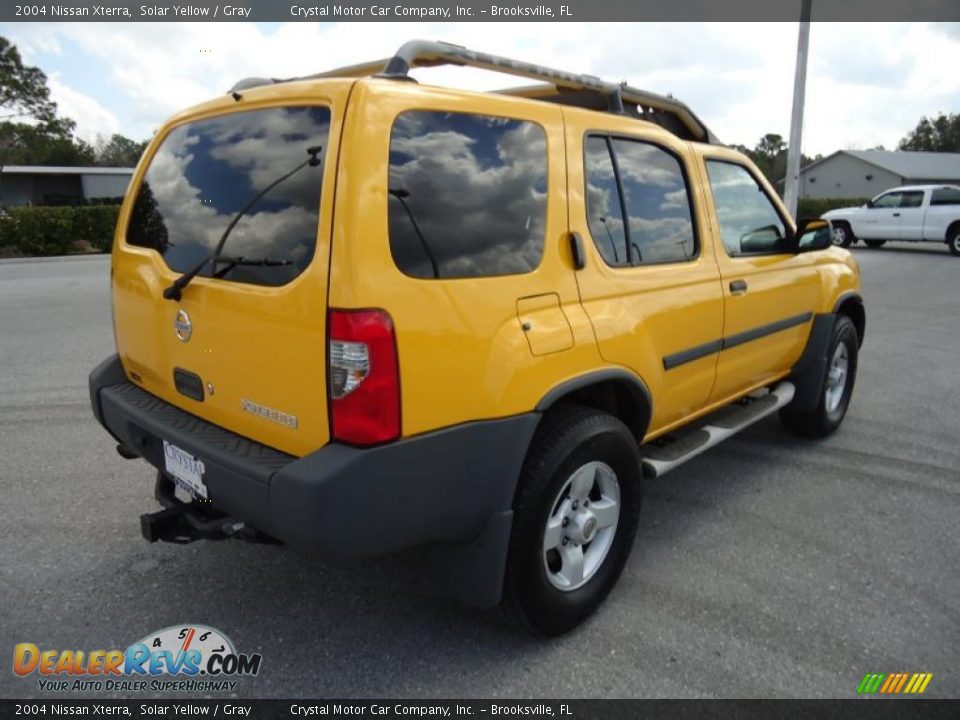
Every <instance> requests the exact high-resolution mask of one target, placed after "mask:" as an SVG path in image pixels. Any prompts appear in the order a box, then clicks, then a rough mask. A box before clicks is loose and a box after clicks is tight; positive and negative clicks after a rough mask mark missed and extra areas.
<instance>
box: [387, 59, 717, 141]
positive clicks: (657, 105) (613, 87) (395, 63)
mask: <svg viewBox="0 0 960 720" xmlns="http://www.w3.org/2000/svg"><path fill="white" fill-rule="evenodd" d="M444 64H448V65H467V66H470V67H476V68H481V69H484V70H492V71H494V72H501V73H505V74H508V75H516V76H519V77H526V78H530V79H533V80H543V81H546V82H549V83H552V84H553V85H556V86H557V87H562V88H568V89H571V90H591V91H594V92H598V93H601V94H602V95H604V96H605V97H606V98H607V103H608V106H609V109H610V110H611V112H623V103H624V102H630V103H633V104H636V105H639V106H642V107H645V108H650V109H652V110H658V111H660V112H665V113H669V114H672V115H674V116H675V117H676V118H677V119H678V120H679V121H680V122H681V123H682V124H683V126H684V127H685V128H686V129H687V130H688V131H689V132H690V134H691V135H692V136H693V138H695V139H697V140H701V141H709V140H711V139H712V135H711V133H710V131H709V130H708V129H707V127H706V125H704V123H703V122H702V121H701V120H700V119H699V118H698V117H697V116H696V115H694V113H693V111H692V110H690V108H689V107H687V106H686V105H685V104H684V103H682V102H680V101H679V100H676V99H674V98H671V97H665V96H663V95H657V94H656V93H651V92H647V91H646V90H638V89H637V88H633V87H630V86H629V85H626V84H625V83H622V84H617V83H612V82H607V81H605V80H601V79H600V78H598V77H596V76H594V75H586V74H581V73H571V72H567V71H565V70H557V69H555V68H551V67H546V66H544V65H537V64H534V63H528V62H524V61H521V60H513V59H511V58H506V57H502V56H499V55H491V54H489V53H483V52H477V51H476V50H469V49H467V48H465V47H463V46H462V45H453V44H451V43H445V42H436V41H431V40H410V41H409V42H406V43H404V44H403V45H402V46H401V47H400V49H399V50H397V52H396V54H395V55H394V56H393V57H392V58H390V59H389V60H388V61H387V63H386V65H385V66H384V69H383V72H381V73H379V74H378V77H384V78H394V79H405V78H406V77H407V74H408V73H409V71H410V70H411V69H412V68H415V67H422V66H432V65H444Z"/></svg>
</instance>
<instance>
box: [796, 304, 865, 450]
mask: <svg viewBox="0 0 960 720" xmlns="http://www.w3.org/2000/svg"><path fill="white" fill-rule="evenodd" d="M858 349H859V339H858V338H857V329H856V328H855V327H854V325H853V322H852V321H851V320H850V318H848V317H847V316H846V315H838V316H837V321H836V323H835V324H834V326H833V335H832V336H831V338H830V346H829V350H828V352H827V370H826V375H825V376H824V380H823V390H822V391H821V393H820V402H819V403H818V404H817V407H816V408H815V409H814V410H813V411H812V412H798V411H796V410H791V409H790V408H789V406H788V407H786V408H784V409H783V410H781V411H780V421H781V422H782V423H783V425H784V426H785V427H786V428H787V429H788V430H791V431H793V432H796V433H799V434H801V435H807V436H809V437H826V436H827V435H829V434H830V433H832V432H833V431H834V430H836V429H837V428H838V427H840V423H842V422H843V418H844V416H845V415H846V414H847V407H849V405H850V396H851V395H852V394H853V384H854V382H855V381H856V377H857V350H858Z"/></svg>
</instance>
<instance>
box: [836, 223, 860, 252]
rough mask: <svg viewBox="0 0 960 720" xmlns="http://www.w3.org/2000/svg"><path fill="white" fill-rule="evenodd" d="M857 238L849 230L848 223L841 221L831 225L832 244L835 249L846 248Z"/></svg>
mask: <svg viewBox="0 0 960 720" xmlns="http://www.w3.org/2000/svg"><path fill="white" fill-rule="evenodd" d="M856 239H857V238H856V237H855V236H854V234H853V230H852V229H851V228H850V223H848V222H845V221H843V220H840V221H837V222H835V223H833V244H834V245H836V246H837V247H842V248H848V247H850V246H851V245H853V241H854V240H856Z"/></svg>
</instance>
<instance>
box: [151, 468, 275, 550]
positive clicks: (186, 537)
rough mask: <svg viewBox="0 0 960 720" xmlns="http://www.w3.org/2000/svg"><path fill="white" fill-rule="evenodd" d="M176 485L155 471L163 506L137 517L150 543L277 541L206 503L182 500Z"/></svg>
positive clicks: (159, 497) (158, 499) (157, 491)
mask: <svg viewBox="0 0 960 720" xmlns="http://www.w3.org/2000/svg"><path fill="white" fill-rule="evenodd" d="M175 487H176V486H175V485H174V483H173V481H172V480H171V479H170V478H169V477H167V476H166V475H165V474H164V473H163V472H158V473H157V484H156V489H155V492H154V494H155V495H156V498H157V501H158V502H159V503H160V504H161V505H163V509H162V510H158V511H157V512H153V513H144V514H143V515H141V516H140V532H141V533H142V534H143V537H144V538H146V539H147V540H149V541H150V542H156V541H157V540H162V541H163V542H172V543H179V544H186V543H191V542H193V541H194V540H224V539H226V538H230V537H237V538H242V539H244V540H251V541H254V542H276V541H274V540H273V539H272V538H269V537H268V536H266V535H263V534H262V533H260V532H258V531H257V530H254V529H253V528H250V527H248V526H247V525H246V524H245V523H244V522H243V521H241V520H237V519H236V518H233V517H230V516H229V515H227V514H226V513H224V512H222V511H220V510H218V509H216V508H215V507H213V506H211V505H209V504H208V503H198V502H183V501H182V500H180V499H179V498H178V497H176V495H175V494H174V489H175Z"/></svg>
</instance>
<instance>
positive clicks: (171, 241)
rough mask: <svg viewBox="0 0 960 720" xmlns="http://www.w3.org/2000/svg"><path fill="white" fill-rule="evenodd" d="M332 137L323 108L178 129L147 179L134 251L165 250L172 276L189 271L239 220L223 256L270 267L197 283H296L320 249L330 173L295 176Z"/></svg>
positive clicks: (132, 235) (240, 268)
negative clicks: (312, 150)
mask: <svg viewBox="0 0 960 720" xmlns="http://www.w3.org/2000/svg"><path fill="white" fill-rule="evenodd" d="M329 129H330V110H329V109H327V108H322V107H285V108H267V109H264V110H251V111H247V112H240V113H232V114H230V115H223V116H220V117H216V118H210V119H207V120H199V121H197V122H193V123H188V124H186V125H181V126H179V127H177V128H175V129H174V130H172V131H171V132H170V134H169V135H167V137H166V139H164V141H163V144H162V145H161V146H160V148H159V149H158V150H157V153H156V154H155V155H154V157H153V160H152V161H151V163H150V167H149V168H148V170H147V173H146V175H145V176H144V180H143V183H142V184H141V186H140V190H139V192H138V194H137V199H136V201H135V202H134V206H133V209H132V211H131V216H130V223H129V225H128V228H127V242H128V243H129V244H130V245H136V246H140V247H148V248H152V249H154V250H156V251H157V252H159V253H160V254H161V255H162V256H163V259H164V262H166V264H167V265H168V266H169V267H170V269H171V270H175V271H177V272H186V271H187V270H189V269H190V268H191V267H193V266H195V265H196V264H197V263H198V262H200V261H201V260H202V259H203V258H204V257H206V256H208V255H209V254H210V253H211V252H212V251H213V250H214V248H216V246H217V242H218V241H219V240H220V238H221V237H222V236H223V234H224V231H225V230H226V229H227V227H228V226H229V225H230V223H231V222H232V221H233V220H234V218H236V217H237V216H238V215H240V217H239V219H238V220H237V223H236V226H235V227H234V228H233V229H232V231H231V232H230V235H229V238H228V239H227V241H226V244H225V247H224V249H223V252H224V254H227V255H230V256H232V257H242V258H246V259H248V260H252V261H257V260H267V261H270V262H269V263H264V264H260V265H251V264H240V263H237V264H235V265H233V266H232V267H228V268H227V269H226V271H224V270H225V268H224V267H223V266H221V267H220V268H219V269H217V268H216V267H215V266H214V265H213V264H212V263H210V264H208V265H207V266H206V267H204V269H203V270H202V271H201V272H200V273H198V274H199V275H200V276H202V277H210V276H211V275H212V274H216V275H217V277H221V278H222V279H224V280H233V281H235V282H244V283H252V284H256V285H274V286H275V285H283V284H285V283H288V282H290V281H291V280H292V279H293V278H295V277H296V276H297V275H299V274H300V273H301V272H303V270H304V268H306V267H307V265H309V264H310V260H311V259H312V258H313V254H314V250H315V248H316V243H317V221H318V219H319V206H320V191H321V187H322V178H323V166H322V164H317V165H309V164H308V165H305V166H304V167H302V168H300V169H298V170H296V172H291V171H294V170H295V169H296V168H298V166H300V165H303V164H304V160H305V159H306V158H307V157H308V149H309V148H315V147H316V146H321V147H322V150H321V153H320V154H319V157H320V158H322V157H323V153H324V151H325V150H326V145H327V135H328V132H329ZM285 175H289V176H288V177H286V178H284V176H285ZM278 181H280V182H278ZM273 183H276V186H275V187H272V188H271V187H270V185H271V184H273ZM264 191H266V192H264ZM261 193H262V196H261V197H258V195H259V194H261ZM251 202H253V204H252V205H250V207H249V208H247V209H246V210H245V211H244V208H245V206H247V205H248V204H250V203H251Z"/></svg>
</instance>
